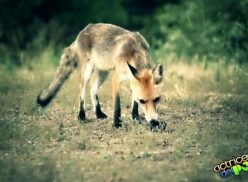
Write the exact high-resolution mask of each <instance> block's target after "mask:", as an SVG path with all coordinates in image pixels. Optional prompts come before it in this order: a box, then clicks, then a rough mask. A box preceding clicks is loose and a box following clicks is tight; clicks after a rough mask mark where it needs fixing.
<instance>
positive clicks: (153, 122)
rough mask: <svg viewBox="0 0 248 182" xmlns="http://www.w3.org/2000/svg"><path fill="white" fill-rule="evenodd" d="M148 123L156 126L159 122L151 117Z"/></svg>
mask: <svg viewBox="0 0 248 182" xmlns="http://www.w3.org/2000/svg"><path fill="white" fill-rule="evenodd" d="M150 125H151V126H155V127H156V126H158V125H159V122H158V121H157V120H155V119H152V120H151V121H150Z"/></svg>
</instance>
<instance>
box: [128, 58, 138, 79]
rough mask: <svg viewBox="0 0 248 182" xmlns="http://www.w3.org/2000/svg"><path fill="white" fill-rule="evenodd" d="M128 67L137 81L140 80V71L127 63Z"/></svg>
mask: <svg viewBox="0 0 248 182" xmlns="http://www.w3.org/2000/svg"><path fill="white" fill-rule="evenodd" d="M127 67H128V69H129V70H130V71H129V73H130V74H131V75H132V76H133V77H134V78H135V79H137V80H139V79H138V70H137V69H136V68H135V67H133V66H132V65H130V64H129V63H128V62H127Z"/></svg>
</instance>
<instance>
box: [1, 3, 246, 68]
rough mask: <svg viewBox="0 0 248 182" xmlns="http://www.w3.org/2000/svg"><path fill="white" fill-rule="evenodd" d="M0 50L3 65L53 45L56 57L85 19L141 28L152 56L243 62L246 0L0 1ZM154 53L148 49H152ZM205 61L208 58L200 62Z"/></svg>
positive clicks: (22, 60)
mask: <svg viewBox="0 0 248 182" xmlns="http://www.w3.org/2000/svg"><path fill="white" fill-rule="evenodd" d="M0 3H1V6H0V54H1V58H2V59H1V63H2V64H4V65H5V67H6V68H7V69H13V67H14V66H16V65H17V66H20V65H25V64H28V63H27V61H26V60H27V57H29V56H36V55H38V54H40V53H41V52H42V51H43V50H44V49H47V47H49V46H50V47H53V49H54V52H55V54H56V56H58V54H59V53H60V52H59V51H61V50H62V48H63V47H65V46H68V45H69V44H70V43H71V42H72V41H73V40H74V39H75V37H76V36H77V34H78V32H79V31H80V30H82V29H83V28H84V27H85V26H86V25H87V24H88V23H97V22H105V23H112V24H116V25H119V26H122V27H125V28H127V29H130V30H135V31H137V30H138V31H141V32H142V33H143V34H144V36H145V37H146V38H147V39H148V41H149V42H150V44H151V46H152V50H154V51H152V52H154V54H155V56H156V57H162V58H166V57H168V55H176V56H179V57H184V58H189V59H191V58H192V57H194V56H195V55H197V56H200V57H203V58H204V57H205V58H207V59H206V60H208V61H209V60H214V61H218V59H225V60H226V61H229V62H230V61H233V62H236V61H238V62H239V63H244V62H247V60H248V56H247V53H246V50H247V49H248V38H247V36H246V35H247V30H248V26H247V25H248V23H247V20H246V17H248V11H247V7H248V0H241V1H235V0H225V1H224V0H222V1H214V0H200V1H197V0H188V1H181V0H148V1H144V0H134V1H133V0H116V1H103V0H91V1H90V0H72V1H67V0H61V1H55V0H37V1H31V0H27V1H15V0H0ZM152 54H153V53H152ZM201 60H204V59H201ZM205 65H207V63H206V64H205Z"/></svg>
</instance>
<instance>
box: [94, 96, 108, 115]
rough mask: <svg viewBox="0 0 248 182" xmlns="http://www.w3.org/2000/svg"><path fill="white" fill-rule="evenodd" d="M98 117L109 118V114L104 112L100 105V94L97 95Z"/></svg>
mask: <svg viewBox="0 0 248 182" xmlns="http://www.w3.org/2000/svg"><path fill="white" fill-rule="evenodd" d="M95 109H96V118H97V119H105V118H107V117H108V116H107V115H106V114H105V113H104V112H102V110H101V106H100V103H99V99H98V95H96V108H95Z"/></svg>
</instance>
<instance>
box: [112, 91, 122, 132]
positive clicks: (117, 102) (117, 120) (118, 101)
mask: <svg viewBox="0 0 248 182" xmlns="http://www.w3.org/2000/svg"><path fill="white" fill-rule="evenodd" d="M120 117H121V99H120V96H119V94H117V95H116V97H115V104H114V125H115V127H116V128H119V127H121V119H120Z"/></svg>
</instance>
